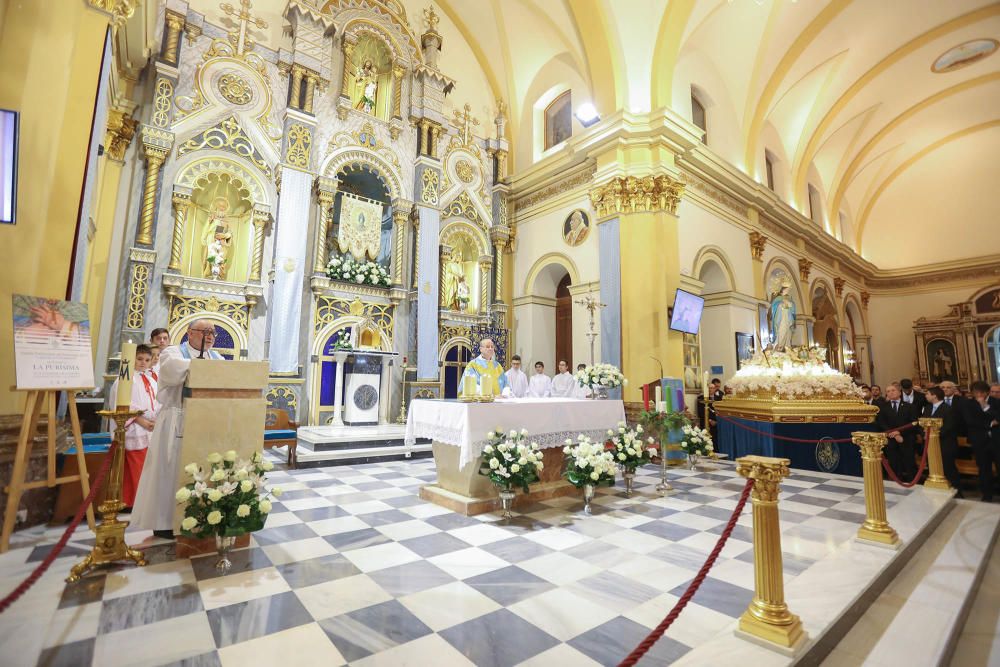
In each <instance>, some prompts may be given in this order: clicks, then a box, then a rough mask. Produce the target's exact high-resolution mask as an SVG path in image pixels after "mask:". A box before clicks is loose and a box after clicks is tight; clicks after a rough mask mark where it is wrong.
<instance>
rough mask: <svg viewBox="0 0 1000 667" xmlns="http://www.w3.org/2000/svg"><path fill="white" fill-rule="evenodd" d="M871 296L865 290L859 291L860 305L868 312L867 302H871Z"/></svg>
mask: <svg viewBox="0 0 1000 667" xmlns="http://www.w3.org/2000/svg"><path fill="white" fill-rule="evenodd" d="M871 299H872V295H871V293H870V292H868V291H867V290H861V305H862V307H864V309H865V310H868V302H869V301H871Z"/></svg>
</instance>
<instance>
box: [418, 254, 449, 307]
mask: <svg viewBox="0 0 1000 667" xmlns="http://www.w3.org/2000/svg"><path fill="white" fill-rule="evenodd" d="M417 254H418V255H419V251H418V253H417ZM449 257H451V246H449V245H445V244H444V243H442V244H441V247H440V259H439V260H438V305H440V306H441V307H442V308H446V307H448V306H450V305H451V304H446V303H445V302H444V296H445V295H444V281H443V280H441V276H443V275H444V265H445V262H447V261H448V258H449Z"/></svg>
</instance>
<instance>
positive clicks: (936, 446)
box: [917, 417, 951, 491]
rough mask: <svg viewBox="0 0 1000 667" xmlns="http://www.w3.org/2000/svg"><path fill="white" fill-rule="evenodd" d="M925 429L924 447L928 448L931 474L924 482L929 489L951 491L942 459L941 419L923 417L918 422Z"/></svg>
mask: <svg viewBox="0 0 1000 667" xmlns="http://www.w3.org/2000/svg"><path fill="white" fill-rule="evenodd" d="M917 421H918V422H919V423H920V426H921V427H922V428H923V429H924V447H927V466H928V468H929V472H928V473H927V479H926V480H925V481H924V487H925V488H928V489H944V490H945V491H948V490H950V489H951V483H950V482H948V478H947V477H945V476H944V460H943V459H942V458H941V424H942V423H943V422H944V420H943V419H941V418H940V417H921V418H920V419H918V420H917Z"/></svg>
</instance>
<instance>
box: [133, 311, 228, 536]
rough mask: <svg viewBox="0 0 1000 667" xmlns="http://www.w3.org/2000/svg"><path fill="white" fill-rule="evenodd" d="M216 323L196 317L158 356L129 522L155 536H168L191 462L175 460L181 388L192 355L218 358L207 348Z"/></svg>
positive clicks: (178, 446)
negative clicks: (148, 432)
mask: <svg viewBox="0 0 1000 667" xmlns="http://www.w3.org/2000/svg"><path fill="white" fill-rule="evenodd" d="M214 344H215V325H214V324H213V323H212V321H211V320H204V319H199V320H195V321H193V322H191V324H189V325H188V330H187V341H185V342H184V343H181V344H180V345H171V346H170V347H168V348H166V349H165V350H163V352H162V353H161V354H160V371H159V378H160V379H159V391H158V393H157V400H158V401H159V403H160V412H159V418H158V419H157V420H156V426H155V428H154V429H153V434H152V438H151V439H150V442H149V454H148V456H146V463H145V465H144V466H143V469H142V472H143V474H142V478H141V479H140V481H139V490H138V492H137V493H136V498H135V507H134V508H133V510H132V524H133V525H134V526H136V527H137V528H145V529H146V530H150V529H152V530H153V533H154V534H155V535H156V536H157V537H163V538H167V539H172V538H173V527H174V507H175V506H176V505H177V501H176V499H175V498H174V494H175V493H177V488H178V486H177V478H178V476H179V474H180V470H181V466H182V465H185V464H187V463H191V462H190V461H181V460H180V449H181V433H180V431H181V428H182V426H183V424H184V409H183V396H182V393H183V389H184V382H185V381H186V380H187V375H188V367H189V366H190V365H191V359H216V360H220V359H222V358H223V357H222V355H221V354H219V353H218V352H216V351H214V350H213V349H212V345H214Z"/></svg>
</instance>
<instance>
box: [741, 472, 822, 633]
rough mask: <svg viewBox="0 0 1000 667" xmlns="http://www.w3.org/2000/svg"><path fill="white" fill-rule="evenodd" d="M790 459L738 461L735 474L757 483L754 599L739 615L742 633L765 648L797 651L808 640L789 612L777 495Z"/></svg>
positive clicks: (754, 492) (753, 495) (754, 487)
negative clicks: (786, 601) (759, 640)
mask: <svg viewBox="0 0 1000 667" xmlns="http://www.w3.org/2000/svg"><path fill="white" fill-rule="evenodd" d="M789 463H791V462H790V461H789V460H788V459H778V458H770V457H767V456H744V457H742V458H739V459H736V472H738V473H739V474H740V475H742V476H743V477H746V478H748V479H752V480H754V486H753V491H751V499H752V502H753V569H754V596H753V601H751V602H750V606H748V607H747V610H746V611H745V612H743V615H742V616H740V623H739V630H738V631H737V633H738V634H739V633H745V634H747V635H750V637H751V638H755V639H761V640H764V642H766V644H765V645H767V646H769V647H772V646H771V645H773V647H776V648H778V649H779V650H782V651H783V652H787V651H789V650H792V651H794V650H795V649H796V648H797V647H798V646H800V645H801V644H802V642H804V641H805V639H806V633H805V630H803V629H802V621H801V620H799V617H798V616H796V615H795V614H793V613H791V612H790V611H788V605H787V604H785V582H784V578H783V568H782V564H781V528H780V525H779V523H778V493H779V492H780V490H781V489H780V487H781V480H782V478H784V477H788V474H789V470H788V465H789Z"/></svg>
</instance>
